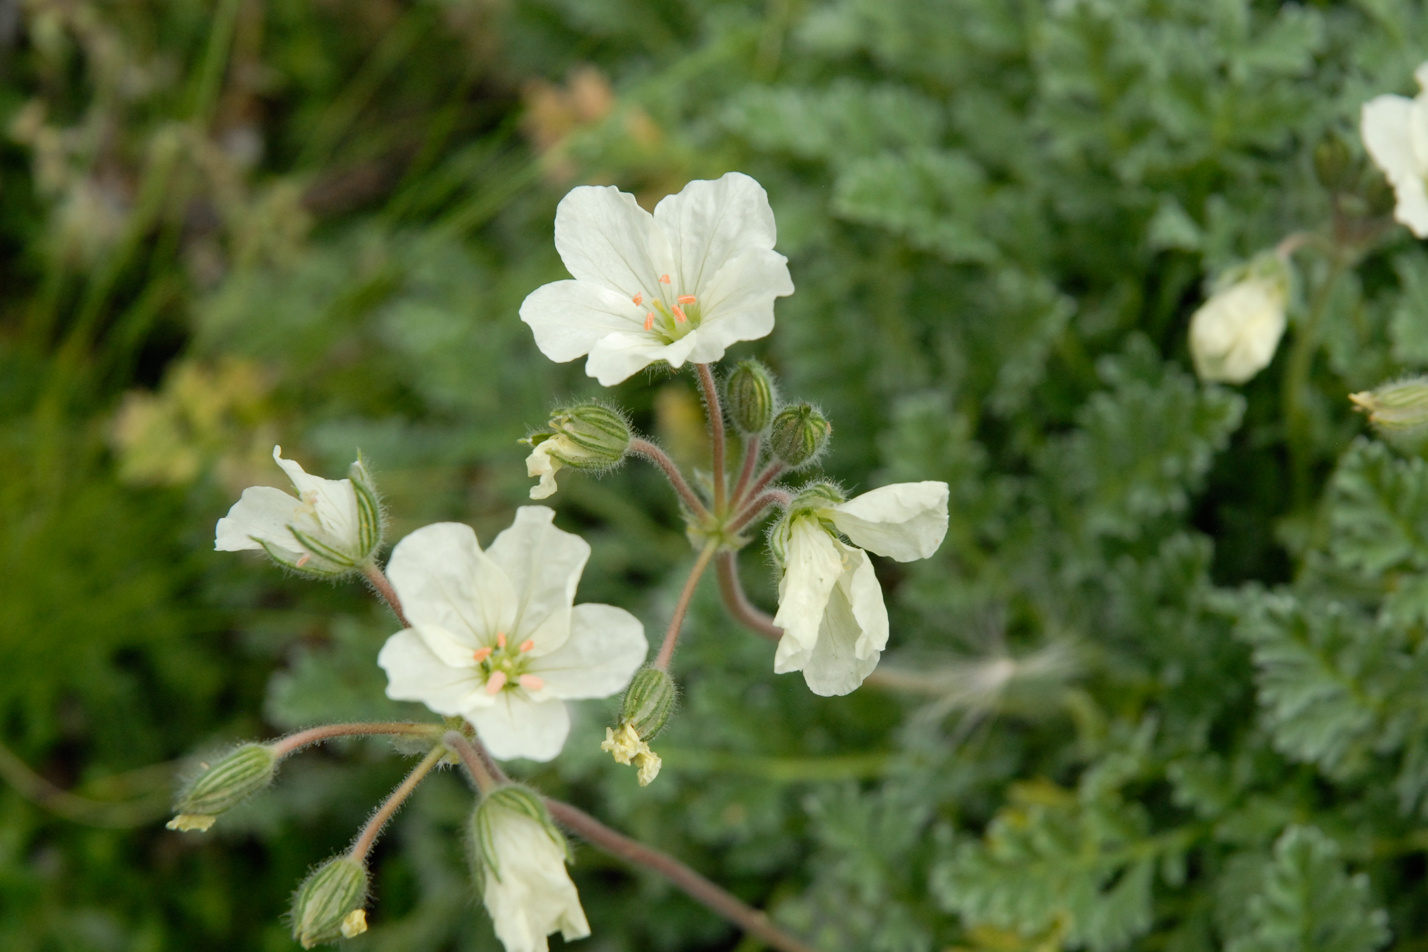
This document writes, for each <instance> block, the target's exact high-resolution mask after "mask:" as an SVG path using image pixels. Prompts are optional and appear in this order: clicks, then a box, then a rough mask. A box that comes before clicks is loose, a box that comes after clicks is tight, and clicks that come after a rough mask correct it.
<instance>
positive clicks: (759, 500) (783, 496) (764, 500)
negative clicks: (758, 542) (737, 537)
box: [729, 489, 793, 532]
mask: <svg viewBox="0 0 1428 952" xmlns="http://www.w3.org/2000/svg"><path fill="white" fill-rule="evenodd" d="M792 501H793V496H791V495H789V494H788V493H786V492H784V491H783V490H781V489H771V490H769V491H768V492H766V493H764V494H763V495H762V496H758V497H756V498H755V499H754V501H753V502H751V503H749V504H748V506H747V507H746V508H745V509H744V511H743V512H741V513H739V514H738V515H737V516H735V517H734V520H733V521H732V522H730V523H729V531H730V532H738V531H739V530H740V529H742V528H744V526H746V525H748V524H749V523H751V522H753V521H754V520H755V519H757V518H758V517H759V516H761V515H763V514H764V511H765V510H767V509H768V508H769V507H770V506H773V505H781V506H787V505H788V504H789V503H790V502H792Z"/></svg>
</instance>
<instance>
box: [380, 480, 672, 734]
mask: <svg viewBox="0 0 1428 952" xmlns="http://www.w3.org/2000/svg"><path fill="white" fill-rule="evenodd" d="M554 517H555V513H554V512H552V511H551V510H550V509H547V508H546V507H544V506H526V507H523V508H521V509H519V510H518V511H517V513H516V521H515V523H514V524H513V525H512V526H511V527H510V528H509V529H507V530H505V531H504V532H502V533H501V534H500V535H498V536H497V537H496V541H495V542H493V543H492V544H491V546H490V548H488V549H486V550H485V551H482V549H481V546H480V543H478V542H477V540H476V533H475V532H474V531H472V529H471V528H470V527H469V526H464V525H460V524H458V523H452V522H443V523H437V524H436V525H431V526H426V527H425V528H422V529H418V530H417V531H416V532H413V533H412V534H411V535H409V536H407V537H406V538H405V539H403V540H402V541H401V542H400V543H398V544H397V547H396V549H395V550H394V551H393V552H392V559H391V563H390V564H389V565H388V567H387V573H388V575H389V577H390V578H391V581H392V586H393V587H394V588H395V589H396V591H397V595H398V596H399V598H400V600H401V604H402V608H403V610H404V611H405V613H406V616H407V620H408V621H409V622H410V624H411V627H410V628H407V629H406V630H404V631H400V632H398V633H397V634H395V635H393V636H392V637H390V638H388V639H387V643H386V645H384V646H383V648H382V650H381V652H380V653H379V654H378V656H377V663H378V664H379V665H381V666H382V668H383V669H384V670H385V671H386V672H387V679H388V684H387V696H388V697H391V698H393V699H395V700H399V701H420V702H422V703H423V704H425V705H426V706H427V707H429V708H431V709H432V710H433V711H435V712H436V713H438V714H444V715H448V716H460V717H464V718H466V719H467V720H468V721H470V722H471V723H472V724H473V725H475V727H476V731H477V733H479V734H480V735H481V740H482V741H483V742H484V743H485V745H486V746H487V747H488V748H489V749H490V751H491V753H492V754H494V755H495V756H497V757H500V758H502V759H507V758H511V757H528V758H530V759H531V760H550V759H551V758H553V757H554V756H555V755H556V754H558V753H559V752H560V748H561V746H562V745H563V744H564V743H565V737H566V734H568V733H569V731H570V715H569V713H568V712H567V711H566V709H565V704H564V701H566V700H573V699H577V698H596V697H608V696H610V695H611V694H615V693H617V692H618V691H620V690H621V689H622V688H624V687H625V685H626V684H628V683H629V681H630V678H631V676H632V675H633V674H634V673H635V670H636V669H637V668H638V667H639V666H640V663H641V662H642V661H643V660H644V657H645V654H646V652H647V651H648V650H649V646H648V644H647V643H646V641H645V634H644V626H643V625H641V624H640V622H639V620H638V619H636V618H635V617H634V616H633V615H631V614H630V613H629V612H627V611H625V610H624V609H622V608H615V607H613V606H610V605H593V604H592V605H574V604H573V602H574V600H575V587H576V585H577V584H578V583H579V581H580V573H581V571H583V569H584V568H585V560H586V559H587V558H589V556H590V546H589V545H588V544H586V542H585V540H584V539H581V538H580V537H579V536H577V535H573V534H571V533H569V532H562V531H561V530H559V529H557V528H555V526H554V525H552V523H551V520H552V519H553V518H554Z"/></svg>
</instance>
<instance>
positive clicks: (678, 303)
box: [631, 274, 704, 344]
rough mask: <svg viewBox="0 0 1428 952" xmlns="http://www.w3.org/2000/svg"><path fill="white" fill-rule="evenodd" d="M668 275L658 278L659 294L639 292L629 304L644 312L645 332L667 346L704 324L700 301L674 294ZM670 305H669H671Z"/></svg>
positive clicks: (693, 297) (689, 296) (690, 295)
mask: <svg viewBox="0 0 1428 952" xmlns="http://www.w3.org/2000/svg"><path fill="white" fill-rule="evenodd" d="M673 287H674V285H673V282H671V281H670V277H669V275H667V274H662V275H660V278H659V287H658V288H657V289H656V290H657V291H658V293H655V294H650V295H648V296H646V295H645V293H644V292H643V291H642V292H640V293H639V294H636V295H635V296H634V297H633V298H632V299H631V300H633V301H634V303H635V306H636V307H640V308H644V309H645V330H647V331H650V332H651V333H653V334H654V335H655V336H656V337H658V338H659V339H660V340H662V341H664V342H665V343H666V344H672V343H674V342H675V341H677V340H679V339H680V338H681V337H684V336H685V335H686V334H688V333H689V332H690V331H692V330H694V329H695V328H696V327H698V326H699V325H700V323H701V322H702V321H703V320H704V313H703V310H702V309H701V308H700V306H699V299H698V298H696V297H695V296H694V295H692V294H675V293H674V290H673ZM671 302H672V303H671Z"/></svg>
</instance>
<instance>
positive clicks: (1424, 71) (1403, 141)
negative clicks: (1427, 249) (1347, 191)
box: [1359, 63, 1428, 238]
mask: <svg viewBox="0 0 1428 952" xmlns="http://www.w3.org/2000/svg"><path fill="white" fill-rule="evenodd" d="M1413 76H1414V78H1415V79H1417V80H1418V85H1419V87H1420V88H1421V91H1420V92H1419V93H1418V96H1417V97H1416V98H1414V99H1409V98H1407V97H1405V96H1376V97H1374V98H1373V99H1371V100H1369V101H1368V102H1366V103H1364V108H1363V113H1362V115H1361V116H1360V121H1359V131H1360V134H1361V135H1362V136H1363V140H1364V148H1366V149H1368V154H1369V155H1370V156H1371V157H1372V158H1373V160H1374V163H1375V164H1376V165H1377V166H1378V167H1379V168H1381V169H1383V173H1384V175H1386V176H1388V181H1389V184H1391V185H1392V186H1393V191H1394V194H1395V195H1396V196H1397V197H1398V204H1397V206H1396V207H1395V208H1394V210H1393V217H1395V218H1397V219H1398V220H1399V221H1400V222H1402V223H1403V224H1405V225H1407V226H1408V227H1409V228H1410V229H1411V230H1412V231H1413V233H1414V234H1415V235H1417V236H1418V237H1419V238H1428V63H1424V64H1422V65H1421V66H1419V67H1418V69H1416V70H1414V72H1413Z"/></svg>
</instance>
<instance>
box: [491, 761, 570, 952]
mask: <svg viewBox="0 0 1428 952" xmlns="http://www.w3.org/2000/svg"><path fill="white" fill-rule="evenodd" d="M472 839H473V840H474V842H473V850H472V852H473V853H474V861H475V863H476V866H477V871H478V872H477V875H478V878H479V880H480V885H481V899H482V901H483V902H484V903H485V905H486V911H487V912H488V913H490V915H491V922H492V924H493V925H494V926H495V929H496V937H497V938H498V939H500V940H501V944H502V945H504V946H505V947H506V952H548V950H549V948H550V944H549V942H548V941H547V938H546V937H547V936H549V935H551V934H552V933H555V932H559V933H560V934H561V937H562V938H563V939H565V941H567V942H569V941H571V940H572V939H583V938H585V937H586V936H588V935H589V934H590V923H589V922H587V921H586V919H585V910H584V909H582V908H581V907H580V896H579V894H578V893H577V892H576V891H575V884H574V883H573V882H571V881H570V874H569V873H568V872H566V869H565V864H566V862H567V861H568V859H569V853H568V851H567V850H566V846H565V839H564V837H563V836H561V833H560V831H559V830H557V829H556V828H555V824H554V823H552V822H551V819H550V814H549V813H548V812H547V811H546V809H545V805H544V804H543V803H541V801H540V797H539V796H537V795H536V794H535V793H533V792H532V791H530V790H527V789H525V788H524V787H520V786H515V785H511V786H506V787H501V788H499V789H498V790H496V791H494V792H493V793H491V794H489V795H488V796H486V797H485V798H483V799H482V801H481V803H480V805H478V806H477V807H476V812H475V814H474V816H473V817H472Z"/></svg>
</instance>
